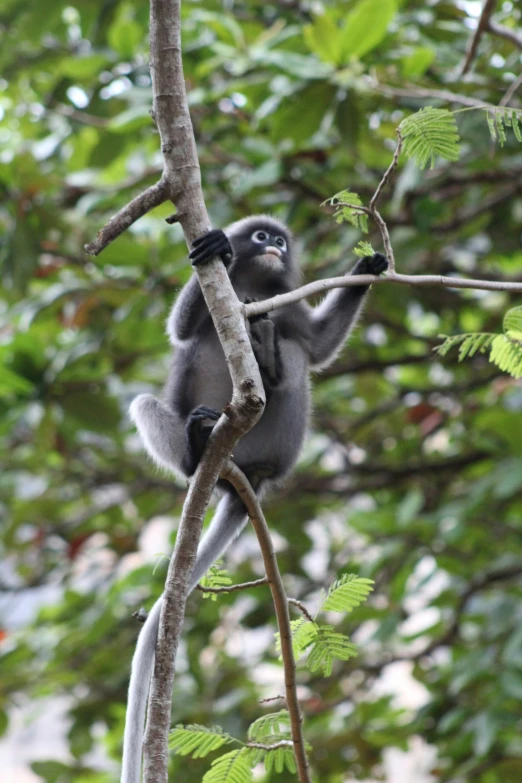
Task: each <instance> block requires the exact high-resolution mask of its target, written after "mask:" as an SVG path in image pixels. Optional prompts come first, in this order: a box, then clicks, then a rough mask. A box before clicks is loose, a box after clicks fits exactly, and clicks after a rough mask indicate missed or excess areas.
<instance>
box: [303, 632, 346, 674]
mask: <svg viewBox="0 0 522 783" xmlns="http://www.w3.org/2000/svg"><path fill="white" fill-rule="evenodd" d="M357 654H358V650H357V647H356V645H355V644H353V643H352V642H351V641H350V640H349V638H348V637H347V636H345V635H344V634H342V633H339V632H338V631H336V630H334V628H333V626H331V625H320V626H318V628H317V640H316V642H315V643H314V646H313V647H312V650H311V652H310V655H309V657H308V667H309V669H310V671H312V672H316V671H319V670H320V669H322V671H323V675H324V676H325V677H329V676H330V675H331V673H332V666H333V661H334V659H338V660H340V661H347V660H348V659H349V658H353V657H354V656H356V655H357Z"/></svg>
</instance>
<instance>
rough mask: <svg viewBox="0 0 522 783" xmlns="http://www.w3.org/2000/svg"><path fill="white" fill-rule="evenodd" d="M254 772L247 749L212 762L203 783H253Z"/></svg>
mask: <svg viewBox="0 0 522 783" xmlns="http://www.w3.org/2000/svg"><path fill="white" fill-rule="evenodd" d="M251 781H252V770H251V769H250V758H249V754H248V752H247V749H246V748H241V750H233V751H231V753H225V755H224V756H220V757H219V758H218V759H216V760H215V761H213V762H212V767H211V768H210V769H209V770H208V772H207V773H206V774H205V775H204V777H203V782H202V783H251Z"/></svg>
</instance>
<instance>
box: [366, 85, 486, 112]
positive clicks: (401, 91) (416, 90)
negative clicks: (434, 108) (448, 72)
mask: <svg viewBox="0 0 522 783" xmlns="http://www.w3.org/2000/svg"><path fill="white" fill-rule="evenodd" d="M374 88H375V89H376V90H378V91H379V92H381V93H382V94H383V95H387V96H389V97H391V98H395V97H396V98H409V99H410V100H411V99H414V98H421V99H426V100H430V101H434V100H435V101H444V102H445V103H458V104H459V105H461V106H469V107H470V108H473V109H479V108H480V109H481V108H488V107H491V108H492V109H493V108H495V106H494V104H492V103H488V102H487V101H479V100H477V98H471V97H470V96H469V95H460V94H459V93H455V92H451V91H450V90H429V89H425V88H422V87H417V86H415V85H411V87H393V86H392V85H389V84H378V83H376V84H374Z"/></svg>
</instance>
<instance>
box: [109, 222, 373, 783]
mask: <svg viewBox="0 0 522 783" xmlns="http://www.w3.org/2000/svg"><path fill="white" fill-rule="evenodd" d="M216 256H219V257H220V258H221V259H222V260H223V263H224V264H225V266H226V268H227V272H228V275H229V277H230V281H231V283H232V286H233V288H234V290H235V292H236V295H237V296H238V298H239V299H240V300H241V301H243V302H247V303H248V302H252V301H256V300H263V299H267V298H270V297H272V296H275V295H276V294H282V293H286V292H288V291H292V290H293V289H295V288H296V287H297V286H298V285H299V284H300V280H301V274H300V271H299V266H298V263H297V261H296V257H295V252H294V238H293V236H292V234H291V233H290V230H289V229H288V228H287V226H286V225H285V224H284V223H282V222H280V221H279V220H276V219H275V218H273V217H270V216H267V215H254V216H250V217H247V218H243V219H242V220H239V221H237V222H235V223H232V224H231V225H230V226H228V227H227V228H225V230H224V231H223V230H221V229H215V230H211V231H209V232H207V233H206V234H204V235H203V236H201V237H199V238H198V239H196V240H195V242H194V243H193V244H192V247H191V252H190V254H189V258H190V260H191V262H192V264H193V265H194V266H197V265H198V264H205V263H208V262H209V261H210V260H211V259H212V258H214V257H216ZM387 267H388V262H387V260H386V258H385V257H384V256H383V255H381V254H380V253H375V254H374V255H373V256H366V257H365V258H361V259H359V260H358V261H357V263H356V265H355V267H354V268H353V269H352V271H351V273H350V274H352V275H361V274H373V275H379V274H381V273H382V272H384V271H385V270H386V269H387ZM368 290H369V286H352V287H346V288H339V289H335V290H333V291H330V292H329V293H328V294H327V295H326V297H325V298H324V300H323V301H322V302H321V303H320V304H319V305H318V306H316V307H312V306H310V305H309V304H307V303H306V302H304V301H299V302H297V303H294V304H289V305H285V306H283V307H281V308H278V309H276V310H275V311H274V312H273V313H272V314H271V315H268V314H263V315H261V316H255V317H252V318H250V319H249V321H248V330H249V337H250V341H251V345H252V349H253V352H254V356H255V358H256V360H257V363H258V365H259V370H260V374H261V379H262V382H263V386H264V391H265V397H266V401H265V408H264V411H263V414H262V416H261V418H260V419H259V420H258V422H257V423H256V424H255V426H254V427H253V428H252V429H251V430H250V431H249V432H248V433H247V434H246V435H245V436H244V437H243V438H242V439H241V440H240V441H239V442H238V444H237V445H236V447H235V450H234V454H233V459H234V462H235V463H236V464H237V466H238V467H239V468H240V469H241V470H242V471H243V472H244V473H245V475H246V477H247V478H248V480H249V481H250V483H251V485H252V487H253V489H254V490H255V492H256V493H257V495H258V496H261V495H262V494H263V493H264V492H265V491H266V490H267V489H273V488H275V487H277V486H278V485H279V484H280V483H281V482H282V481H283V480H284V479H285V478H286V477H287V476H288V474H289V473H290V471H291V470H292V468H293V467H294V465H295V463H296V462H297V459H298V456H299V453H300V450H301V447H302V444H303V441H304V437H305V434H306V430H307V426H308V420H309V411H310V390H309V374H310V370H320V369H322V368H324V367H327V366H328V365H329V364H330V363H331V362H332V361H333V360H334V358H335V357H336V355H337V354H338V352H339V351H340V349H341V348H342V345H343V343H344V341H345V339H346V338H347V336H348V334H349V333H350V331H351V330H352V328H353V326H354V325H355V323H356V321H357V318H358V316H359V314H360V312H361V308H362V304H363V302H364V299H365V297H366V294H367V292H368ZM167 334H168V336H169V338H170V342H171V343H172V345H173V346H174V348H175V353H174V358H173V361H172V366H171V371H170V374H169V377H168V380H167V383H166V386H165V390H164V396H163V399H158V398H157V397H155V396H153V395H151V394H141V395H139V396H138V397H137V398H136V399H134V400H133V402H132V404H131V406H130V411H129V413H130V416H131V419H132V420H133V421H134V423H135V425H136V427H137V429H138V431H139V434H140V436H141V439H142V441H143V444H144V446H145V449H146V450H147V452H148V454H149V455H150V457H151V458H152V459H153V461H154V462H155V463H156V464H157V465H158V466H160V467H162V468H166V469H167V470H169V471H172V472H174V473H175V474H178V475H179V474H181V475H182V476H191V475H192V474H193V473H194V472H195V470H196V467H197V465H198V462H199V460H200V458H201V455H202V453H203V450H204V448H205V445H206V442H207V440H208V438H209V435H210V433H211V432H212V428H213V427H214V425H215V422H216V421H217V419H218V418H219V417H220V416H221V411H222V409H223V408H224V407H225V405H226V404H227V403H228V402H229V401H230V399H231V397H232V381H231V378H230V374H229V371H228V367H227V364H226V361H225V356H224V353H223V349H222V348H221V344H220V342H219V339H218V336H217V332H216V330H215V327H214V325H213V322H212V319H211V317H210V313H209V311H208V308H207V306H206V304H205V300H204V298H203V294H202V292H201V288H200V286H199V282H198V278H197V276H196V275H195V274H194V275H193V276H192V277H191V279H190V280H189V282H188V283H187V284H186V285H185V287H184V288H183V289H182V291H181V293H180V294H179V296H178V298H177V301H176V302H175V304H174V306H173V308H172V310H171V312H170V315H169V317H168V321H167ZM221 491H222V493H223V497H222V499H221V500H220V502H219V504H218V506H217V509H216V512H215V514H214V517H213V519H212V521H211V524H210V526H209V528H208V530H207V532H206V534H205V535H204V536H203V538H202V540H201V542H200V544H199V547H198V552H197V558H196V563H195V566H194V570H193V573H192V576H191V579H190V583H189V592H190V591H192V590H193V589H194V588H195V586H196V585H197V583H198V582H199V580H200V579H201V578H202V577H203V576H204V574H205V573H206V572H207V571H208V569H209V568H210V566H211V565H212V563H213V562H214V561H215V560H216V559H217V558H218V557H220V555H222V554H223V552H224V551H225V550H226V549H227V548H228V546H229V544H230V543H231V542H232V541H233V539H234V538H236V537H237V536H238V535H239V533H240V531H241V530H242V528H243V527H244V525H245V524H246V522H247V513H246V509H245V507H244V506H243V503H242V502H241V500H240V499H239V497H238V496H237V494H235V492H234V491H233V490H232V488H231V487H230V488H228V487H227V486H225V487H222V488H221ZM160 610H161V597H160V598H159V599H158V600H157V601H156V603H155V604H154V607H153V608H152V610H151V612H150V614H149V616H148V618H147V621H146V623H145V625H144V627H143V628H142V630H141V633H140V635H139V638H138V643H137V646H136V652H135V654H134V658H133V662H132V672H131V680H130V686H129V698H128V706H127V717H126V726H125V736H124V751H123V769H122V777H121V783H139V781H140V778H141V754H142V742H143V736H142V735H143V728H144V722H145V710H146V704H147V695H148V691H149V684H150V678H151V675H152V670H153V665H154V654H155V646H156V637H157V631H158V624H159V616H160Z"/></svg>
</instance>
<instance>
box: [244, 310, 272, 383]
mask: <svg viewBox="0 0 522 783" xmlns="http://www.w3.org/2000/svg"><path fill="white" fill-rule="evenodd" d="M257 301H258V300H257V299H251V298H250V297H248V296H247V297H246V298H245V304H251V303H252V302H257ZM248 322H249V325H250V343H251V345H252V350H253V351H254V356H255V357H256V361H257V363H258V365H259V369H260V371H261V378H262V379H263V386H265V389H266V388H267V387H268V388H274V387H275V386H277V385H278V384H279V383H280V382H281V355H280V352H279V342H278V336H277V329H276V325H275V323H274V322H273V321H272V319H271V318H270V316H269V315H268V313H261V314H260V315H253V316H251V317H250V318H249V319H248Z"/></svg>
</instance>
